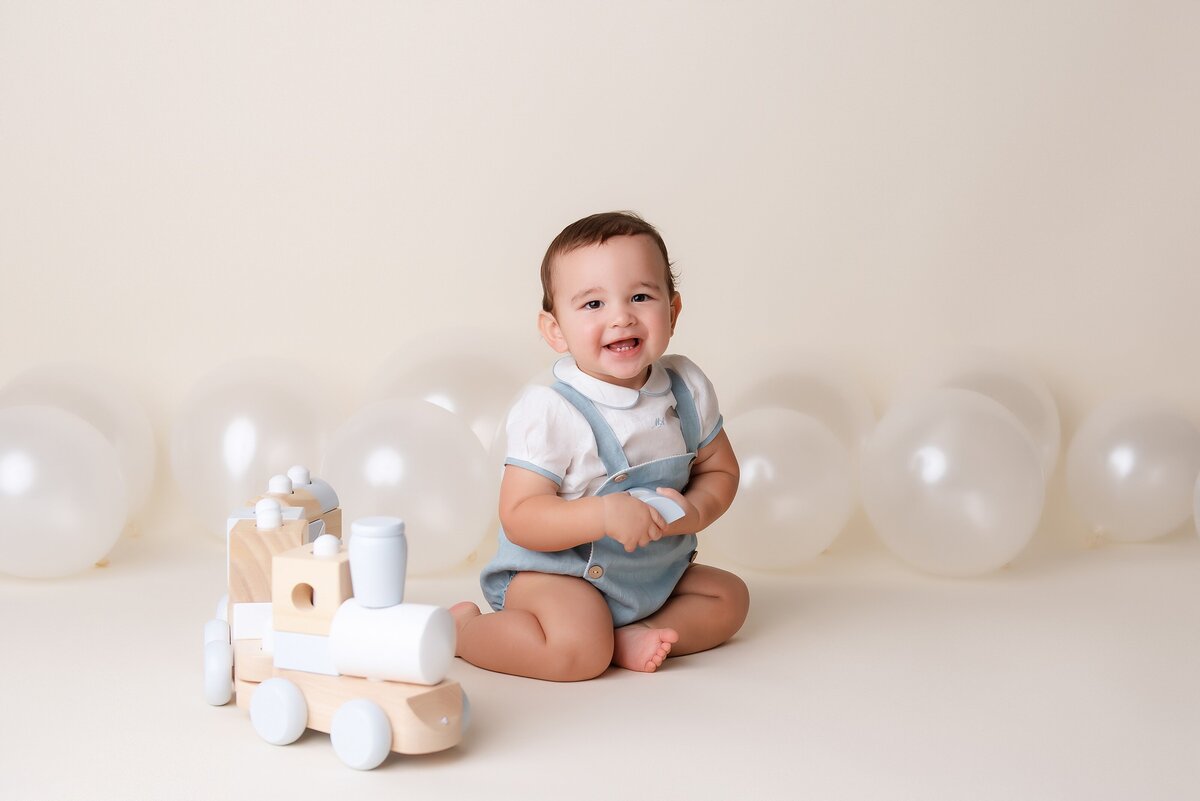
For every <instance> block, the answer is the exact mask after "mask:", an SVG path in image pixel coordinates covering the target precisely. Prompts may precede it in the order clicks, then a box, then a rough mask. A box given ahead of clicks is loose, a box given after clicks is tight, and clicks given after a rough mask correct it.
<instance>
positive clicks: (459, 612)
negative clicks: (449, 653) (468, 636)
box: [450, 601, 483, 656]
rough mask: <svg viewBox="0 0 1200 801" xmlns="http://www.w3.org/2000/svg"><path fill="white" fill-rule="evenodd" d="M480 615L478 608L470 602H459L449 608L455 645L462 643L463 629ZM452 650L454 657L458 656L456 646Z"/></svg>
mask: <svg viewBox="0 0 1200 801" xmlns="http://www.w3.org/2000/svg"><path fill="white" fill-rule="evenodd" d="M482 614H483V613H482V612H480V611H479V607H478V606H477V605H476V604H473V603H471V602H470V601H459V602H458V603H456V604H455V605H454V606H452V607H450V616H451V617H453V618H454V633H455V634H457V635H458V636H457V637H456V638H455V640H456V641H457V643H462V630H463V627H464V626H466V625H467V624H468V623H470V622H471V621H472V620H474V619H475V618H477V617H479V616H480V615H482ZM454 650H455V654H454V655H455V656H459V654H458V646H457V644H456V645H455V649H454Z"/></svg>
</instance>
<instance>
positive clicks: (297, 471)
mask: <svg viewBox="0 0 1200 801" xmlns="http://www.w3.org/2000/svg"><path fill="white" fill-rule="evenodd" d="M287 474H288V478H290V479H291V480H292V487H293V488H295V487H303V486H304V485H305V484H311V483H312V474H311V473H309V472H308V468H307V467H305V466H304V465H302V464H294V465H292V466H291V467H289V468H288V472H287Z"/></svg>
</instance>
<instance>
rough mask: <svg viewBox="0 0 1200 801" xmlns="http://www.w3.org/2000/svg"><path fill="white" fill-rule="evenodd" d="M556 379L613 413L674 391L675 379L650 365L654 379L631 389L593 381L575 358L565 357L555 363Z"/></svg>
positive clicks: (658, 366) (656, 364)
mask: <svg viewBox="0 0 1200 801" xmlns="http://www.w3.org/2000/svg"><path fill="white" fill-rule="evenodd" d="M554 377H555V378H557V379H558V380H559V381H562V382H563V383H564V384H566V385H568V386H570V387H572V388H573V389H576V390H578V391H579V392H580V393H581V394H582V395H583V396H584V397H585V398H587V399H588V400H590V401H592V402H593V403H598V404H600V405H601V406H608V407H609V408H612V409H632V408H633V407H634V406H636V405H637V402H638V399H640V398H641V396H642V395H651V396H654V397H658V396H662V395H666V394H667V393H668V392H670V391H671V377H670V376H669V375H667V371H666V370H665V369H663V367H662V365H660V364H659V363H658V362H655V363H654V364H652V365H650V377H649V378H648V379H646V383H645V384H643V385H642V388H641V389H630V388H629V387H622V386H618V385H617V384H610V383H608V382H607V381H601V380H600V379H599V378H593V377H592V376H590V375H588V374H587V373H585V372H583V371H582V370H580V369H579V365H577V364H575V359H574V358H573V357H571V356H564V357H562V358H561V359H559V360H558V361H556V362H555V363H554Z"/></svg>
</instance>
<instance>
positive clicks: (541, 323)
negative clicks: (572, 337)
mask: <svg viewBox="0 0 1200 801" xmlns="http://www.w3.org/2000/svg"><path fill="white" fill-rule="evenodd" d="M538 331H540V332H541V333H542V339H544V340H546V344H547V345H549V346H550V347H551V348H552V349H553V350H554V352H555V353H566V352H567V340H566V339H565V338H564V337H563V334H562V328H561V327H559V325H558V320H555V319H554V315H553V314H551V313H550V312H548V311H542V312H538Z"/></svg>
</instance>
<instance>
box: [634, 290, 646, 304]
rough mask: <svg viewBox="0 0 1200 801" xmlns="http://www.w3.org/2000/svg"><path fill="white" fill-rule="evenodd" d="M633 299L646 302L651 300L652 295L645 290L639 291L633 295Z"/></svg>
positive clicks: (636, 301)
mask: <svg viewBox="0 0 1200 801" xmlns="http://www.w3.org/2000/svg"><path fill="white" fill-rule="evenodd" d="M632 300H633V302H634V303H645V302H646V301H648V300H650V296H649V295H647V294H646V293H645V292H639V293H637V294H636V295H634V296H633V298H632Z"/></svg>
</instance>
